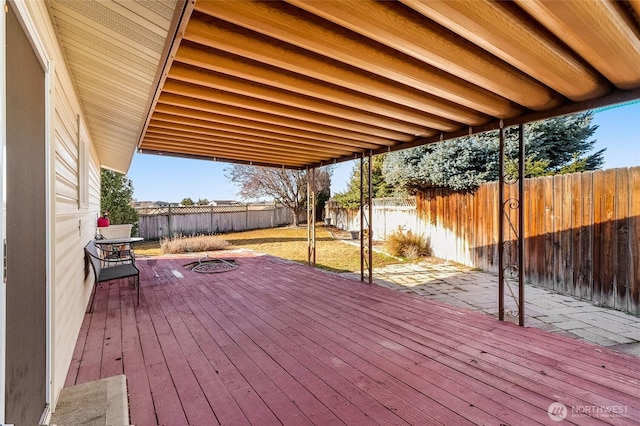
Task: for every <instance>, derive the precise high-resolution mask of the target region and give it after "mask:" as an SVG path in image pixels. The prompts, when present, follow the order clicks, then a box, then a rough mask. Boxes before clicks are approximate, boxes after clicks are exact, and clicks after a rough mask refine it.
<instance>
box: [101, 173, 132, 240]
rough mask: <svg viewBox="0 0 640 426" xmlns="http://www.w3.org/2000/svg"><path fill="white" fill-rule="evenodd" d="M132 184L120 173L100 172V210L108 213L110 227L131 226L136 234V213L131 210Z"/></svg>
mask: <svg viewBox="0 0 640 426" xmlns="http://www.w3.org/2000/svg"><path fill="white" fill-rule="evenodd" d="M132 204H133V183H132V182H131V179H129V178H127V177H126V176H125V175H123V174H122V173H118V172H114V171H112V170H106V169H101V170H100V210H101V211H103V212H109V220H110V222H111V225H121V224H133V228H132V235H135V234H136V233H137V228H138V212H137V211H136V209H134V208H133V205H132Z"/></svg>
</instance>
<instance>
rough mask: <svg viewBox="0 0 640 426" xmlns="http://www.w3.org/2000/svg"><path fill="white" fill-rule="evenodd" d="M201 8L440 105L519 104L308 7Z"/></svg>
mask: <svg viewBox="0 0 640 426" xmlns="http://www.w3.org/2000/svg"><path fill="white" fill-rule="evenodd" d="M303 7H304V6H303ZM195 9H196V10H197V11H199V12H202V13H206V14H208V15H210V16H215V17H217V18H219V19H223V20H225V21H228V22H232V23H234V24H235V25H238V26H242V27H244V28H246V29H249V30H252V31H255V32H258V33H260V34H264V35H267V36H269V37H273V38H275V39H278V40H282V41H284V42H286V43H291V44H293V45H296V46H298V47H300V48H302V49H305V50H308V51H311V52H314V53H316V54H318V55H322V56H326V57H330V58H332V59H334V60H336V61H339V62H341V63H345V64H349V65H350V66H352V67H356V68H359V69H362V70H366V71H368V72H372V73H375V74H377V75H378V76H381V77H383V78H385V79H391V80H393V81H395V82H396V83H400V84H402V85H406V86H408V87H413V88H416V89H419V90H422V91H423V92H424V93H425V95H428V96H429V97H430V98H432V100H433V101H434V103H436V104H438V103H442V100H445V99H446V100H447V101H450V102H453V103H455V104H457V105H464V106H466V107H468V108H470V109H473V110H477V111H482V112H484V113H485V114H491V115H494V114H498V115H507V114H508V111H510V110H513V109H516V108H517V106H516V105H515V104H513V103H511V102H509V101H508V100H506V99H504V98H502V97H500V96H498V95H496V94H494V93H491V92H490V91H489V90H486V89H485V88H484V87H481V86H478V85H474V84H471V83H469V82H467V81H465V80H464V79H461V78H456V77H454V76H452V75H451V74H449V72H448V70H444V71H443V70H440V69H438V68H436V67H433V66H431V65H428V64H425V63H422V62H420V61H417V60H414V59H413V58H411V57H408V56H406V55H404V54H402V53H400V52H398V51H397V50H394V49H392V48H389V47H387V46H385V45H384V44H379V43H378V42H375V41H372V40H370V39H368V38H366V37H360V36H358V35H357V34H354V33H353V32H352V31H349V30H347V29H345V28H343V27H341V26H339V25H333V24H331V23H330V22H327V21H325V20H323V19H318V17H317V16H314V15H313V14H311V13H305V12H302V11H301V10H300V9H298V8H296V7H294V6H292V5H288V4H286V3H283V2H264V1H243V2H237V1H217V2H200V3H197V4H196V6H195ZM434 96H435V97H434ZM436 97H437V98H436ZM438 98H440V99H438Z"/></svg>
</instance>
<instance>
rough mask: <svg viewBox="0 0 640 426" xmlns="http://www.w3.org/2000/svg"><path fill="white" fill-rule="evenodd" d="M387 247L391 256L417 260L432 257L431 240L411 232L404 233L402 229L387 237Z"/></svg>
mask: <svg viewBox="0 0 640 426" xmlns="http://www.w3.org/2000/svg"><path fill="white" fill-rule="evenodd" d="M385 247H386V249H387V251H388V252H389V254H391V255H393V256H402V257H406V258H407V259H416V258H418V257H421V256H431V255H432V254H433V250H432V249H431V239H430V238H425V237H423V236H422V235H418V234H414V233H413V232H411V231H407V232H406V233H404V232H403V231H402V229H401V228H398V230H397V231H395V232H393V233H392V234H391V235H389V236H388V237H387V241H386V242H385Z"/></svg>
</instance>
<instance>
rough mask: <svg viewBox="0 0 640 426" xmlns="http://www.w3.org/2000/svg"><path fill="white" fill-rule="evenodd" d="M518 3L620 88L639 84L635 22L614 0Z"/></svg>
mask: <svg viewBox="0 0 640 426" xmlns="http://www.w3.org/2000/svg"><path fill="white" fill-rule="evenodd" d="M517 3H518V5H519V6H520V7H522V8H523V9H524V10H525V11H527V13H529V14H530V15H531V16H533V17H534V18H535V19H536V20H537V21H538V22H541V23H542V24H543V25H544V26H545V27H547V28H548V29H549V30H551V31H552V32H553V33H554V34H555V35H556V36H557V37H559V38H560V39H562V40H563V41H564V42H565V43H567V45H569V47H571V48H572V49H573V50H574V51H575V52H577V53H578V54H579V55H580V56H581V57H583V58H584V59H585V60H587V61H588V62H589V63H590V64H591V65H592V66H593V67H595V68H596V69H597V70H598V71H600V72H601V73H602V74H603V75H604V76H605V77H607V78H608V79H609V80H610V81H611V82H612V83H613V84H615V85H616V87H618V88H619V89H636V88H638V86H639V85H640V37H639V35H638V31H639V29H638V21H637V20H636V22H635V23H634V22H632V21H631V19H630V18H629V17H628V16H627V15H626V14H624V13H622V11H621V9H620V7H619V6H618V5H616V2H614V1H579V2H569V3H567V2H561V1H560V2H546V1H540V0H532V1H529V0H525V1H523V0H518V1H517Z"/></svg>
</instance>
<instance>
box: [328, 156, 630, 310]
mask: <svg viewBox="0 0 640 426" xmlns="http://www.w3.org/2000/svg"><path fill="white" fill-rule="evenodd" d="M497 200H498V185H497V183H488V184H484V185H482V186H481V187H480V188H478V190H477V191H475V192H474V193H467V194H460V193H452V192H450V191H446V190H442V189H434V190H430V191H423V192H421V193H419V194H417V196H416V197H415V200H414V201H409V202H408V204H407V205H404V206H403V205H400V206H398V205H393V202H391V201H390V200H387V201H379V200H375V201H374V219H373V225H374V229H373V235H374V238H376V239H384V238H385V237H386V235H388V234H389V233H390V232H393V231H395V230H396V229H397V228H398V227H402V228H403V229H404V230H412V231H414V232H418V233H421V234H423V235H426V236H429V237H430V238H431V243H432V246H433V249H434V254H435V255H436V256H438V257H441V258H444V259H448V260H452V261H456V262H460V263H463V264H466V265H469V266H475V267H479V268H481V269H483V270H487V271H492V272H497V270H498V243H497V235H498V219H499V217H498V204H497V203H498V201H497ZM411 202H415V208H413V207H410V204H411ZM396 204H397V203H396ZM524 209H525V211H524V213H525V230H524V237H525V247H524V249H525V262H524V268H525V277H526V279H527V281H529V282H532V283H534V284H536V285H540V286H543V287H546V288H548V289H551V290H554V291H558V292H560V293H564V294H569V295H572V296H576V297H580V298H582V299H586V300H590V301H593V302H594V303H597V304H601V305H603V306H607V307H611V308H615V309H619V310H623V311H628V312H631V313H635V314H640V167H633V168H620V169H610V170H598V171H594V172H585V173H575V174H571V175H557V176H549V177H542V178H535V179H527V180H526V181H525V200H524ZM357 213H358V212H357V210H356V209H350V210H349V209H340V208H339V207H338V206H337V205H336V204H335V203H328V204H327V209H326V213H325V216H327V217H331V218H332V221H333V223H335V224H336V225H337V226H338V227H340V228H342V229H357V227H356V225H357V223H356V218H357V217H358V214H357Z"/></svg>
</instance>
